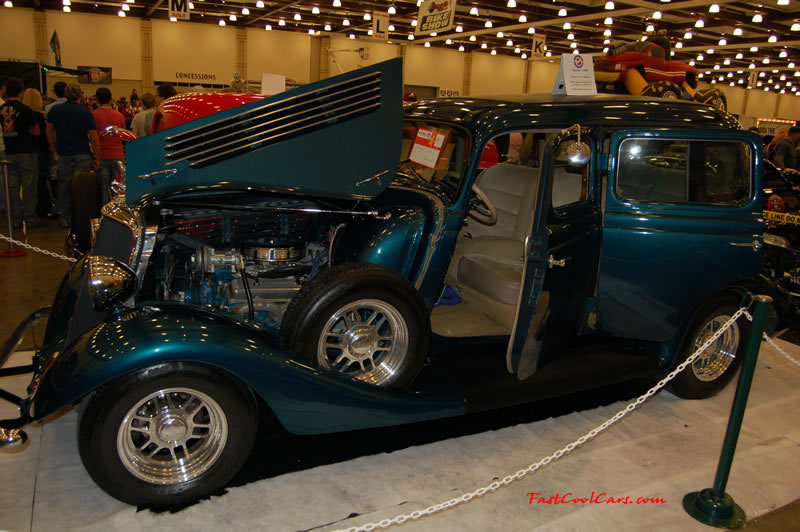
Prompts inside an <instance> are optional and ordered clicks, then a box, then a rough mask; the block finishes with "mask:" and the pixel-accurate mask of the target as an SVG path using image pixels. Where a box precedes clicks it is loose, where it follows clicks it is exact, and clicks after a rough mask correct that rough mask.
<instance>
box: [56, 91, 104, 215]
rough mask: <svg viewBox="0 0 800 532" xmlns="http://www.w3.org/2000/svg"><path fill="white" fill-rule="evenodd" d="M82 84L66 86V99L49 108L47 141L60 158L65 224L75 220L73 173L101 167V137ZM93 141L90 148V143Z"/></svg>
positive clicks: (60, 199) (60, 205)
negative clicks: (82, 100)
mask: <svg viewBox="0 0 800 532" xmlns="http://www.w3.org/2000/svg"><path fill="white" fill-rule="evenodd" d="M82 94H83V91H82V90H81V87H80V85H77V84H75V83H70V84H68V85H67V87H66V89H65V91H64V96H66V98H67V101H66V102H64V103H61V104H59V105H56V106H54V107H52V108H50V112H49V113H48V115H47V141H48V143H49V144H50V150H51V151H52V152H53V156H54V157H55V159H56V160H57V161H58V219H59V221H60V222H61V225H62V227H69V226H70V222H71V220H72V176H74V175H75V174H76V173H77V172H89V171H91V170H97V168H98V167H99V166H100V137H99V136H98V135H97V126H96V125H95V121H94V115H92V112H91V111H89V110H88V109H87V108H85V107H83V106H82V105H81V104H80V103H79V100H80V97H81V95H82ZM90 143H91V151H90V150H89V144H90Z"/></svg>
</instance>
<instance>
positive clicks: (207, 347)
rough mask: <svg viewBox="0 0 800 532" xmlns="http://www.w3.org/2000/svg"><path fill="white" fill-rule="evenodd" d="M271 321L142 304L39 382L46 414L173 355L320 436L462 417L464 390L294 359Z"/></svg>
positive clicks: (73, 350) (80, 342)
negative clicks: (228, 379) (381, 380)
mask: <svg viewBox="0 0 800 532" xmlns="http://www.w3.org/2000/svg"><path fill="white" fill-rule="evenodd" d="M289 357H290V355H289V354H287V353H285V352H284V351H282V350H281V349H280V348H279V347H278V342H277V337H276V335H274V334H271V333H270V330H269V329H267V328H266V327H259V326H255V325H250V324H248V323H245V322H244V321H243V320H242V321H240V320H237V319H235V318H233V317H230V316H229V315H226V314H225V313H223V312H219V311H212V310H206V309H202V308H198V307H191V306H187V305H174V304H173V305H159V306H157V307H156V306H141V307H137V308H135V309H132V310H129V311H126V312H122V313H119V314H117V315H116V316H114V317H113V318H112V319H111V320H109V321H105V322H103V323H101V324H100V325H98V326H97V327H95V328H93V329H91V330H89V331H87V332H86V333H84V334H83V335H81V336H80V337H79V338H78V339H77V340H76V341H75V342H73V343H72V344H71V345H70V346H69V347H68V348H67V349H64V350H63V351H62V352H60V353H57V354H55V355H53V356H52V357H51V358H50V359H49V360H48V361H47V362H46V364H45V367H44V369H43V370H42V371H41V373H40V374H39V375H38V376H37V377H36V378H35V379H34V384H33V390H34V391H33V394H32V413H33V415H32V417H33V419H35V420H41V419H43V418H45V417H47V416H48V415H50V414H52V413H54V412H56V411H57V410H59V409H61V408H63V407H65V406H68V405H70V404H73V403H76V402H78V401H80V400H81V399H82V398H83V397H85V396H86V395H88V394H89V393H91V392H92V391H94V390H95V389H97V388H98V387H100V386H103V385H107V384H109V383H112V382H113V381H114V380H115V379H117V378H119V377H121V376H123V375H127V374H131V373H136V372H138V371H142V370H144V369H147V368H150V367H153V366H156V365H160V364H164V363H171V362H182V363H196V364H203V365H205V366H208V367H212V368H217V369H219V370H220V371H224V372H226V373H227V374H229V375H231V376H233V377H235V378H237V379H239V380H240V381H241V382H242V383H244V384H245V385H247V386H248V387H249V388H250V389H251V390H252V391H253V392H254V393H255V394H256V395H258V396H259V397H261V399H263V400H264V402H265V403H266V404H267V405H268V406H269V407H270V408H271V410H272V411H273V412H274V413H275V415H276V417H277V418H278V420H279V421H280V423H281V424H282V425H283V426H284V428H286V429H287V430H288V431H289V432H292V433H295V434H320V433H326V432H338V431H345V430H355V429H361V428H369V427H379V426H388V425H396V424H403V423H413V422H417V421H424V420H429V419H437V418H441V417H449V416H455V415H461V414H463V412H464V404H463V399H462V398H461V397H460V396H457V395H455V394H454V393H452V392H451V393H441V394H440V393H430V394H423V395H419V394H416V395H415V394H411V393H404V392H398V391H392V390H386V389H382V388H377V387H375V386H371V385H369V384H365V383H362V382H360V381H357V380H355V379H350V378H347V377H342V376H340V375H338V374H336V373H334V372H332V371H329V370H323V369H320V368H316V367H311V366H309V365H307V364H305V363H302V362H299V361H296V360H293V359H291V358H289Z"/></svg>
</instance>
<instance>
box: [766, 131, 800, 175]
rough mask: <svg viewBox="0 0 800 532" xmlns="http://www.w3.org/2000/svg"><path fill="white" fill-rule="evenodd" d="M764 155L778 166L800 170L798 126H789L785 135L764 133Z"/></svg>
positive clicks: (799, 132) (799, 135)
mask: <svg viewBox="0 0 800 532" xmlns="http://www.w3.org/2000/svg"><path fill="white" fill-rule="evenodd" d="M763 140H764V156H765V157H766V158H767V159H769V160H770V161H772V162H773V163H775V166H777V167H778V168H791V169H793V170H800V127H797V126H793V127H790V128H789V131H788V132H787V133H786V135H764V137H763Z"/></svg>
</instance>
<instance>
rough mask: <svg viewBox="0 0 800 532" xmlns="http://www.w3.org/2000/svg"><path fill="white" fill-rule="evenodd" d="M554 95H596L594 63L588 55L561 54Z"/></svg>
mask: <svg viewBox="0 0 800 532" xmlns="http://www.w3.org/2000/svg"><path fill="white" fill-rule="evenodd" d="M553 94H554V95H569V96H575V95H579V96H593V95H595V94H597V85H596V84H595V79H594V63H593V62H592V56H591V55H589V54H586V55H584V54H561V66H559V67H558V77H557V78H556V83H555V86H554V87H553Z"/></svg>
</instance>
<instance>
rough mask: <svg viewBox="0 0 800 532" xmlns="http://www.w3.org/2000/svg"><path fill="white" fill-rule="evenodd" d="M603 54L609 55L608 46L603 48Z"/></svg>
mask: <svg viewBox="0 0 800 532" xmlns="http://www.w3.org/2000/svg"><path fill="white" fill-rule="evenodd" d="M603 53H604V54H607V53H608V46H606V47H605V48H603Z"/></svg>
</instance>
